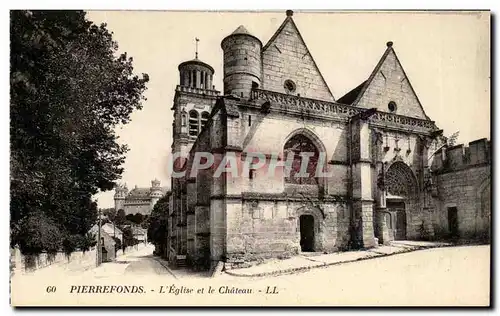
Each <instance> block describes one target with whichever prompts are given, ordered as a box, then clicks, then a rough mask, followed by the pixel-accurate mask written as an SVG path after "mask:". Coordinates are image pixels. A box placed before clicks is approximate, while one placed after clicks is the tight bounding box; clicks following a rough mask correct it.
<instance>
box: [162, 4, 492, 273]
mask: <svg viewBox="0 0 500 316" xmlns="http://www.w3.org/2000/svg"><path fill="white" fill-rule="evenodd" d="M221 47H222V49H223V65H224V66H223V67H224V69H223V82H224V87H223V93H220V92H219V91H217V90H215V86H213V85H212V80H213V75H214V69H213V68H212V67H211V66H209V65H208V64H206V63H203V62H202V61H200V60H199V59H198V58H195V59H194V60H191V61H187V62H184V63H182V64H181V65H180V66H179V72H180V84H179V85H178V86H177V87H176V93H175V97H174V105H173V107H172V110H173V111H174V123H173V131H174V132H173V143H172V153H173V154H176V153H177V154H178V153H181V156H183V157H186V159H180V160H176V161H175V164H174V165H175V166H174V167H176V168H178V170H183V171H185V174H186V175H185V176H184V177H176V178H172V186H171V188H172V194H171V197H170V208H169V217H168V226H169V227H168V234H167V256H168V259H169V261H171V262H172V263H177V264H183V263H185V262H186V261H187V263H188V264H201V265H205V266H206V267H209V266H210V265H213V263H214V262H217V261H224V262H227V263H233V264H238V263H241V262H245V261H251V260H259V259H264V258H273V257H284V256H290V255H294V254H297V253H299V252H304V251H314V252H335V251H342V250H347V249H352V248H369V247H375V246H377V245H378V244H379V243H388V242H390V241H391V240H398V239H399V240H405V239H417V240H418V239H434V238H444V237H448V236H449V235H450V234H452V233H454V234H457V235H460V234H461V235H467V236H475V235H477V234H481V233H484V234H489V223H490V220H489V216H490V215H489V214H490V204H489V199H490V193H489V192H490V191H489V190H490V182H489V181H490V180H489V179H490V164H489V162H490V159H489V157H490V156H489V152H490V143H489V142H488V141H487V140H480V141H478V142H474V143H471V144H470V145H469V146H468V147H466V149H464V147H463V146H458V147H453V148H449V146H448V144H447V138H446V137H444V136H443V135H442V131H441V130H440V129H439V128H438V127H437V126H436V124H435V123H434V121H432V120H431V119H430V118H429V117H428V116H427V115H426V114H425V111H424V108H423V106H422V104H421V103H420V101H419V99H418V97H417V94H416V93H415V91H414V90H413V87H412V86H411V84H410V81H409V78H408V77H407V75H406V73H405V71H404V70H403V67H402V65H401V63H400V60H399V59H398V57H397V55H396V52H395V49H394V47H393V43H392V42H388V43H387V45H386V48H385V52H384V53H383V55H382V57H381V59H380V61H379V63H378V64H377V65H376V66H375V68H374V70H373V72H372V73H371V74H369V76H368V78H367V80H366V81H364V82H362V83H361V84H360V85H359V86H357V87H355V88H354V89H353V90H352V91H350V92H349V93H347V94H346V95H344V96H343V97H341V98H339V99H335V98H334V96H333V95H332V93H331V91H330V89H329V88H328V85H327V84H326V82H325V80H324V78H323V76H322V75H321V72H320V70H319V69H318V67H317V65H316V63H315V62H314V59H313V57H312V56H311V53H310V51H309V50H308V48H307V46H306V44H305V42H304V40H303V38H302V36H301V34H300V32H299V30H298V28H297V26H296V24H295V22H294V20H293V12H291V11H287V16H286V18H285V20H284V22H283V23H282V25H281V26H280V28H279V29H278V30H277V31H276V33H275V34H274V35H273V36H272V37H271V39H270V40H269V41H268V42H267V44H265V45H263V44H262V42H261V41H260V40H259V39H258V38H257V37H255V36H253V35H252V34H251V33H250V32H249V31H248V30H247V29H246V28H245V27H244V26H240V27H238V28H237V29H236V30H235V31H234V32H233V33H232V34H230V35H228V36H227V37H225V38H224V39H223V40H222V42H221ZM201 152H205V153H210V154H212V155H214V157H216V160H217V161H219V162H221V161H222V162H227V161H226V160H224V159H225V158H224V157H227V156H229V155H230V156H231V157H236V160H235V161H236V162H237V164H240V163H241V162H242V161H245V160H246V159H248V157H250V158H251V159H254V158H253V153H260V154H262V155H264V157H265V159H264V160H265V161H264V162H263V163H261V164H259V168H254V167H253V165H252V164H251V165H250V167H249V168H238V171H237V172H238V174H237V175H236V176H235V175H234V174H232V173H228V172H222V173H221V174H219V175H216V174H215V173H216V171H215V168H207V169H204V170H199V171H197V172H196V173H195V174H194V176H192V172H190V171H192V168H193V166H194V164H195V157H196V154H197V153H201ZM304 152H308V153H312V155H311V156H310V157H309V159H308V160H307V162H306V163H305V165H306V170H307V171H309V170H313V169H314V170H321V171H324V172H325V173H326V174H328V176H322V177H321V176H318V175H317V174H315V173H310V175H311V174H312V175H311V176H309V177H294V174H295V173H297V172H298V169H297V168H295V167H296V166H300V165H301V163H302V162H303V159H305V158H304V157H303V156H301V153H304ZM290 153H291V157H292V159H293V160H292V171H291V174H286V173H285V172H284V171H285V166H281V165H283V164H284V162H285V161H287V159H288V157H289V155H290ZM322 158H324V159H322ZM273 159H275V161H279V162H281V163H282V164H280V166H278V167H276V168H274V171H275V172H274V174H273V175H272V176H269V173H270V172H269V170H270V164H271V162H272V161H273ZM252 161H253V160H252ZM176 170H177V169H176ZM471 174H472V175H473V177H472V178H473V180H472V178H471V177H470V175H471ZM468 181H473V182H468ZM450 214H451V215H450ZM450 223H451V224H450ZM472 223H474V224H472ZM450 227H451V228H450ZM451 230H453V231H451Z"/></svg>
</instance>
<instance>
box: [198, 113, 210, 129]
mask: <svg viewBox="0 0 500 316" xmlns="http://www.w3.org/2000/svg"><path fill="white" fill-rule="evenodd" d="M209 117H210V114H208V112H203V113H201V130H203V129H204V128H205V126H206V125H207V122H208V118H209ZM201 130H200V131H201Z"/></svg>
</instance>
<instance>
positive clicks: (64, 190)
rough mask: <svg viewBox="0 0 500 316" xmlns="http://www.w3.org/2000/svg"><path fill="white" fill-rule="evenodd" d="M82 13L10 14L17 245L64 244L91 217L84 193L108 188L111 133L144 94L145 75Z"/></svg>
mask: <svg viewBox="0 0 500 316" xmlns="http://www.w3.org/2000/svg"><path fill="white" fill-rule="evenodd" d="M85 16H86V14H85V12H83V11H11V16H10V31H11V33H10V42H11V54H10V66H11V67H10V95H11V99H10V122H11V124H10V135H11V137H10V143H11V148H10V149H11V164H10V171H11V172H10V173H11V178H10V184H11V185H10V187H11V192H10V193H11V207H10V209H11V212H10V215H11V245H12V246H14V245H19V246H20V247H21V251H23V252H41V251H49V250H50V251H53V250H55V249H56V248H57V247H62V246H63V243H64V248H65V249H66V251H71V249H72V248H74V245H75V240H77V239H78V238H80V237H72V236H75V235H77V236H85V235H86V233H87V232H88V231H89V229H90V227H91V226H92V225H94V224H95V222H96V218H97V205H96V203H95V202H94V201H92V196H93V195H94V194H96V193H98V192H99V191H106V190H111V189H112V188H113V187H114V184H115V181H116V180H117V179H119V177H120V175H121V173H122V172H123V168H122V163H123V162H124V159H125V153H126V152H127V150H128V148H127V146H126V145H123V144H119V143H118V142H117V135H116V134H115V131H114V130H115V128H116V126H117V125H119V124H127V123H128V122H129V121H130V115H131V113H132V112H133V111H134V110H139V109H141V107H142V106H141V102H142V100H144V97H143V93H144V91H145V90H146V83H147V82H148V80H149V78H148V76H147V75H146V74H143V75H142V76H141V77H139V76H137V75H134V74H133V66H132V58H129V57H127V55H126V53H123V54H119V53H118V45H117V43H116V42H115V41H113V39H112V33H110V32H109V31H108V30H107V28H106V25H105V24H102V25H96V24H94V23H92V22H91V21H88V20H87V19H86V17H85ZM37 220H40V222H37ZM35 236H36V237H35ZM52 239H54V240H52ZM56 240H59V241H60V242H59V244H58V245H56V243H57V242H56Z"/></svg>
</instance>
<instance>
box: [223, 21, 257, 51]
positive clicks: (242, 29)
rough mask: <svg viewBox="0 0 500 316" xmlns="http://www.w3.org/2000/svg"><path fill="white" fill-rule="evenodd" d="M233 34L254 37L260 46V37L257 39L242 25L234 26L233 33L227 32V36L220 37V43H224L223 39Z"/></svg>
mask: <svg viewBox="0 0 500 316" xmlns="http://www.w3.org/2000/svg"><path fill="white" fill-rule="evenodd" d="M234 35H248V36H251V37H253V38H255V39H256V40H258V41H259V43H260V45H261V46H262V42H261V41H260V39H259V38H258V37H257V36H255V35H253V34H252V33H250V32H249V31H248V30H247V29H246V27H244V26H243V25H240V26H238V27H237V28H236V30H234V31H233V33H231V34H229V35H228V36H226V37H224V38H223V39H222V41H221V45H222V43H224V41H225V40H226V39H227V38H229V37H231V36H234Z"/></svg>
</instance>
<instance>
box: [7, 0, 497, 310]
mask: <svg viewBox="0 0 500 316" xmlns="http://www.w3.org/2000/svg"><path fill="white" fill-rule="evenodd" d="M7 5H8V3H7V2H2V4H1V6H2V7H3V6H6V7H5V8H2V9H4V10H1V11H0V12H1V13H0V17H1V20H2V28H1V32H0V36H1V43H2V44H3V45H2V53H3V54H2V56H3V58H2V64H1V67H2V68H1V70H2V74H3V75H4V78H5V79H4V80H5V81H6V82H4V84H3V85H2V88H3V89H2V90H1V92H2V100H4V102H5V103H4V105H3V106H1V107H0V109H1V111H2V113H1V114H0V117H1V118H2V119H3V120H5V122H4V123H3V124H1V125H0V126H1V129H2V132H1V133H0V142H1V145H2V155H1V159H2V161H1V162H2V164H1V169H0V170H1V178H0V179H1V180H0V183H1V186H2V187H1V190H0V194H1V198H0V201H2V204H3V206H4V207H3V212H2V213H1V214H2V216H3V221H2V223H3V226H2V229H4V232H3V234H2V235H3V236H4V238H5V239H4V242H3V253H5V256H4V257H3V258H4V259H3V260H1V261H0V262H1V264H2V267H1V268H0V271H3V274H2V276H3V280H2V281H3V282H2V284H3V286H2V294H3V295H2V298H3V303H4V305H3V306H2V307H3V308H2V309H3V310H4V312H5V313H4V312H2V313H1V314H2V315H5V314H8V315H11V314H13V313H14V312H15V311H14V310H13V309H12V308H11V307H10V306H9V305H7V302H8V295H9V288H8V284H9V283H8V279H9V275H8V274H7V271H8V269H7V265H8V263H7V253H8V250H9V249H8V248H9V245H8V241H7V240H8V235H9V228H8V222H9V215H8V214H9V212H8V209H9V205H8V201H9V180H8V179H9V178H8V175H9V124H8V120H9V110H8V104H9V77H8V73H9V64H8V63H9V59H8V56H9V11H8V10H10V9H25V8H31V9H92V10H197V11H207V10H210V11H220V10H231V11H235V10H238V11H241V10H273V11H284V10H286V9H294V10H297V11H301V10H314V11H319V10H321V11H324V10H367V9H372V10H373V9H378V10H384V9H386V10H401V9H402V10H412V9H413V10H424V8H425V10H450V9H455V10H459V9H461V10H479V9H483V10H484V9H490V10H492V11H493V12H494V13H495V12H498V11H499V10H498V6H499V1H484V0H475V1H458V0H448V1H437V0H419V1H388V0H385V1H359V0H349V1H343V0H342V1H335V2H334V3H329V2H327V1H324V0H322V1H318V0H307V1H302V2H299V1H297V0H289V1H286V2H284V1H269V0H253V1H251V2H250V1H245V2H237V1H226V2H223V1H206V0H205V1H201V0H196V1H189V2H186V1H178V2H174V1H168V2H166V1H148V2H146V1H118V0H106V1H103V0H98V1H97V0H87V1H72V2H69V1H61V0H58V1H54V0H51V1H43V3H42V2H40V1H22V0H21V1H15V2H14V3H10V6H7ZM299 8H300V9H299ZM492 35H493V37H494V39H492V43H495V42H496V41H497V34H496V33H493V34H492ZM492 57H496V55H495V56H492ZM493 65H495V64H494V63H493ZM494 70H497V69H496V67H495V69H494ZM497 90H498V82H496V84H495V87H494V89H493V91H497ZM492 101H494V98H493V100H492ZM495 114H496V115H495V121H496V119H497V115H498V111H497V113H495ZM493 132H495V129H493ZM498 136H499V135H498V134H497V133H495V135H494V138H493V139H494V140H495V144H494V148H496V147H497V146H496V139H497V138H498ZM494 154H495V157H498V153H497V152H496V150H495V153H494ZM492 170H493V171H494V169H492ZM495 180H498V179H495ZM496 183H498V181H496ZM496 189H498V187H497V188H496ZM495 193H497V194H494V195H493V196H494V197H500V194H498V190H496V191H495ZM494 213H495V216H494V218H495V226H494V227H499V225H498V218H499V213H498V212H494ZM495 244H496V243H495ZM495 250H497V249H495ZM472 260H473V259H472ZM495 275H498V273H496V274H495ZM496 283H497V282H495V284H496ZM495 296H496V295H495ZM494 301H496V302H497V303H498V300H496V299H495V300H494ZM147 311H148V312H150V311H151V310H147ZM315 311H316V310H315ZM36 312H39V311H37V310H29V311H24V312H23V314H24V315H34V314H35V313H36ZM42 312H43V310H42ZM46 312H48V313H53V311H52V310H47V311H46ZM72 312H78V311H76V310H71V311H68V310H65V311H62V313H63V314H68V315H69V314H70V313H72ZM82 312H85V313H88V312H92V313H94V314H97V315H104V314H107V313H115V314H122V313H124V312H127V311H126V310H123V309H121V310H115V311H111V310H83V311H82ZM130 312H137V313H143V312H144V310H142V311H141V310H133V311H131V310H130ZM154 312H156V313H168V314H169V315H170V314H177V313H178V314H185V313H197V314H198V313H200V312H204V313H207V311H202V310H199V309H198V310H194V311H189V312H188V311H183V310H177V311H174V310H159V311H154ZM220 312H221V311H220V310H217V311H210V313H220ZM231 312H239V310H234V311H231ZM251 312H252V313H265V312H266V311H259V310H252V311H251ZM273 312H277V310H273ZM281 312H286V313H290V312H292V311H281ZM301 312H310V311H309V310H301ZM316 312H317V311H316ZM324 312H326V313H329V312H330V311H328V310H325V311H324ZM339 312H340V313H345V312H349V311H348V310H337V311H335V313H339ZM354 312H357V311H354ZM372 312H373V311H372ZM380 312H382V313H383V312H385V311H383V310H381V311H380ZM422 312H425V313H428V311H425V310H424V311H422ZM453 312H454V313H456V312H459V313H460V312H463V313H467V314H469V313H471V312H473V311H472V310H463V311H459V310H454V311H453ZM402 313H403V312H402Z"/></svg>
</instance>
